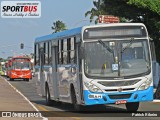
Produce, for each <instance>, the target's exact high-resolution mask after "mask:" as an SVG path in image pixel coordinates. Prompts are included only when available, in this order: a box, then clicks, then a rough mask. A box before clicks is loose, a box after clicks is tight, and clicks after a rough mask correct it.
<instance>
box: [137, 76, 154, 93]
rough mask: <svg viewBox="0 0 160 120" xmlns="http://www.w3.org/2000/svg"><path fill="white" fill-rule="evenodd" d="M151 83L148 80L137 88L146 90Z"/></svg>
mask: <svg viewBox="0 0 160 120" xmlns="http://www.w3.org/2000/svg"><path fill="white" fill-rule="evenodd" d="M151 83H152V79H148V80H146V81H145V82H144V83H143V84H141V85H140V87H139V88H138V90H146V89H148V88H149V86H150V85H151Z"/></svg>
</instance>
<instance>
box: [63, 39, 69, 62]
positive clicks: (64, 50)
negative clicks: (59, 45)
mask: <svg viewBox="0 0 160 120" xmlns="http://www.w3.org/2000/svg"><path fill="white" fill-rule="evenodd" d="M67 53H68V50H67V39H64V40H63V64H67V57H68V56H67Z"/></svg>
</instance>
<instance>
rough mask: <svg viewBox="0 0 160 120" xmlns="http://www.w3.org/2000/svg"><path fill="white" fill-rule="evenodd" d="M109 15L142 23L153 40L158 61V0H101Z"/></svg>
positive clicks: (159, 45)
mask: <svg viewBox="0 0 160 120" xmlns="http://www.w3.org/2000/svg"><path fill="white" fill-rule="evenodd" d="M103 1H104V5H105V11H106V13H108V14H109V15H114V16H118V17H120V18H123V22H125V21H124V18H125V19H126V20H127V21H129V22H140V23H144V24H145V25H146V27H147V29H148V32H149V36H150V37H151V38H152V39H153V40H154V43H155V48H156V55H157V60H158V61H159V62H160V52H159V51H160V0H103Z"/></svg>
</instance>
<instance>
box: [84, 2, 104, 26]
mask: <svg viewBox="0 0 160 120" xmlns="http://www.w3.org/2000/svg"><path fill="white" fill-rule="evenodd" d="M93 5H94V8H92V9H91V10H90V11H87V12H86V13H85V17H87V16H89V15H90V22H92V21H94V18H95V24H97V23H98V16H99V15H103V14H106V12H105V9H104V7H105V6H104V3H103V1H102V0H98V1H93Z"/></svg>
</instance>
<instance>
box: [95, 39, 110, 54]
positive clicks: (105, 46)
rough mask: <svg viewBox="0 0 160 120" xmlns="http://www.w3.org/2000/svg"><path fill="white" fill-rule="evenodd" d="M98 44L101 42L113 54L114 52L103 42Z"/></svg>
mask: <svg viewBox="0 0 160 120" xmlns="http://www.w3.org/2000/svg"><path fill="white" fill-rule="evenodd" d="M98 42H99V43H100V44H101V45H102V46H103V47H104V48H106V49H107V50H108V51H109V52H110V53H113V50H112V49H110V48H109V47H108V46H107V45H106V44H105V43H104V42H103V41H102V40H98Z"/></svg>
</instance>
